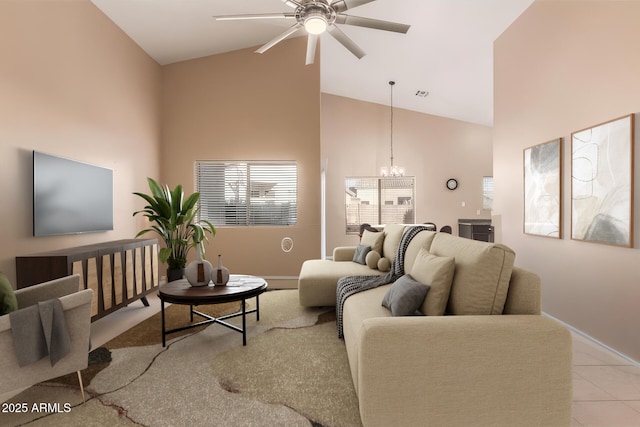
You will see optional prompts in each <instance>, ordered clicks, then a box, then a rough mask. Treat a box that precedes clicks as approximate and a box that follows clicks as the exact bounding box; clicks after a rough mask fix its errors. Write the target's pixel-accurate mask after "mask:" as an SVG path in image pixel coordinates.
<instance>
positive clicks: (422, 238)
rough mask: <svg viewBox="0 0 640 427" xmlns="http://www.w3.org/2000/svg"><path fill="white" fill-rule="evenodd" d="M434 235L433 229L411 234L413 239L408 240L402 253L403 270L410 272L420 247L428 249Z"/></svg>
mask: <svg viewBox="0 0 640 427" xmlns="http://www.w3.org/2000/svg"><path fill="white" fill-rule="evenodd" d="M435 235H436V233H435V232H433V231H427V230H425V231H421V232H420V233H418V234H416V235H415V236H413V239H411V241H410V242H409V245H408V246H407V250H406V251H405V253H404V272H405V273H411V270H412V269H413V264H414V263H415V262H416V257H417V256H418V254H419V253H420V251H421V250H422V249H425V250H427V251H428V250H429V248H430V247H431V243H432V242H433V238H434V236H435Z"/></svg>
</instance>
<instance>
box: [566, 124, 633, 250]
mask: <svg viewBox="0 0 640 427" xmlns="http://www.w3.org/2000/svg"><path fill="white" fill-rule="evenodd" d="M571 238H572V239H575V240H584V241H588V242H596V243H605V244H610V245H618V246H627V247H631V246H633V115H632V114H631V115H628V116H624V117H621V118H618V119H615V120H611V121H609V122H606V123H603V124H600V125H597V126H594V127H591V128H588V129H584V130H581V131H578V132H574V133H572V134H571Z"/></svg>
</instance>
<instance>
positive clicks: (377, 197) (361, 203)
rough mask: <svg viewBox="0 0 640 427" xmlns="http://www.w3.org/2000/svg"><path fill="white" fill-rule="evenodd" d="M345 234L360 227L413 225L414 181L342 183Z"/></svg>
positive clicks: (361, 179)
mask: <svg viewBox="0 0 640 427" xmlns="http://www.w3.org/2000/svg"><path fill="white" fill-rule="evenodd" d="M345 182H346V185H345V206H346V219H347V228H346V231H347V234H354V233H358V232H359V231H360V224H364V223H368V224H414V223H415V215H416V213H415V177H389V178H380V177H350V178H347V179H346V181H345Z"/></svg>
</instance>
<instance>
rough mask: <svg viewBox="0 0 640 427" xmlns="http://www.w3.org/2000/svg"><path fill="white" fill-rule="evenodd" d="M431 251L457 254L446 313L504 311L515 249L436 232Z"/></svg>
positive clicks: (436, 253)
mask: <svg viewBox="0 0 640 427" xmlns="http://www.w3.org/2000/svg"><path fill="white" fill-rule="evenodd" d="M430 252H431V253H432V254H434V255H437V256H445V257H446V256H448V257H455V263H456V270H455V274H454V277H453V284H452V286H451V294H450V296H449V302H448V305H447V313H449V314H456V315H473V314H502V312H503V309H504V304H505V301H506V299H507V293H508V291H509V280H510V278H511V271H512V270H513V264H514V261H515V252H514V251H513V250H511V249H510V248H508V247H507V246H505V245H502V244H499V243H487V242H480V241H476V240H470V239H465V238H462V237H457V236H452V235H450V234H447V233H437V234H436V235H435V237H434V238H433V243H432V244H431V248H430Z"/></svg>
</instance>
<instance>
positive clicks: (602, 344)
mask: <svg viewBox="0 0 640 427" xmlns="http://www.w3.org/2000/svg"><path fill="white" fill-rule="evenodd" d="M542 315H543V316H546V317H548V318H550V319H553V320H555V321H556V322H558V323H560V324H562V325H563V326H564V327H566V328H567V329H569V330H570V331H572V332H575V333H576V334H578V335H580V336H581V337H583V338H586V339H588V340H589V341H591V342H593V343H594V344H597V345H599V346H600V347H602V348H604V349H605V350H609V351H610V352H612V353H614V354H615V355H616V356H619V357H621V358H622V359H624V360H626V361H627V362H629V363H631V364H632V365H635V366H638V367H640V362H638V361H636V360H634V359H632V358H630V357H629V356H627V355H626V354H622V353H620V352H619V351H618V350H616V349H615V348H613V347H609V346H608V345H606V344H605V343H603V342H601V341H598V340H597V339H595V338H593V337H592V336H590V335H588V334H585V333H584V332H582V331H581V330H579V329H576V328H574V327H573V326H571V325H570V324H568V323H566V322H563V321H562V320H560V319H558V318H556V317H553V316H552V315H550V314H549V313H545V312H542Z"/></svg>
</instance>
